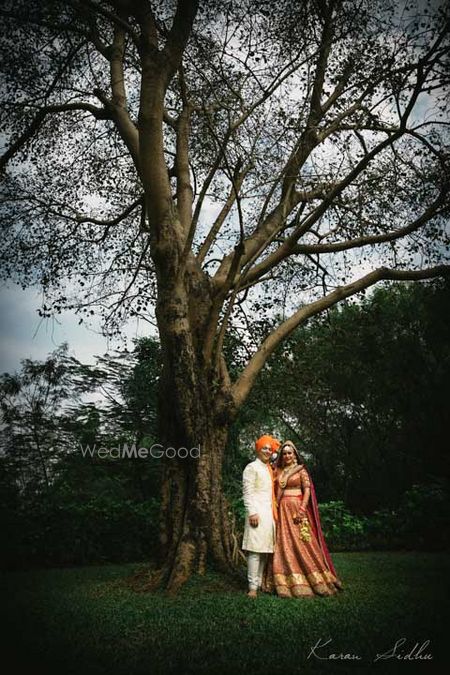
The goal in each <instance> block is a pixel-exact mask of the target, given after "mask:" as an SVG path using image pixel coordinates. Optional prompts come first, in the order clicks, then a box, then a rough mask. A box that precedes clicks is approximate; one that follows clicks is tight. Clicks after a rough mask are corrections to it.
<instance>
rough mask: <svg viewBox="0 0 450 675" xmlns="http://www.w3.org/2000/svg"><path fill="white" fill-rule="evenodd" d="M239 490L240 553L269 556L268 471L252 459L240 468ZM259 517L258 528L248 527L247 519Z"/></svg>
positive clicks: (271, 540)
mask: <svg viewBox="0 0 450 675" xmlns="http://www.w3.org/2000/svg"><path fill="white" fill-rule="evenodd" d="M242 488H243V497H244V505H245V516H246V517H245V529H244V538H243V540H242V548H243V550H244V551H255V552H257V553H273V548H274V543H275V522H274V519H273V514H272V469H271V468H270V466H269V465H268V464H264V462H263V461H261V460H260V459H259V458H256V459H255V460H254V461H253V462H250V464H247V466H246V467H245V469H244V473H243V475H242ZM255 513H256V514H258V516H259V525H258V527H252V526H251V525H250V523H249V520H248V518H249V516H253V515H254V514H255Z"/></svg>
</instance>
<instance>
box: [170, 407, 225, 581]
mask: <svg viewBox="0 0 450 675" xmlns="http://www.w3.org/2000/svg"><path fill="white" fill-rule="evenodd" d="M167 404H168V406H170V403H169V402H167ZM199 427H203V429H202V431H203V433H202V434H199V435H198V437H197V439H196V440H195V443H194V444H192V445H191V439H190V440H189V442H188V443H185V442H182V443H181V444H178V445H177V444H176V443H175V442H173V440H172V439H173V436H172V434H170V429H168V431H169V434H170V435H168V436H167V437H166V438H167V445H168V446H169V447H170V446H171V447H175V449H177V448H183V447H186V446H187V450H188V451H189V450H190V449H191V448H199V456H198V457H193V458H192V457H189V456H188V457H187V458H174V459H167V460H166V464H165V471H164V477H163V484H162V503H161V521H160V544H161V556H162V560H161V563H162V574H161V581H162V583H163V584H164V585H165V586H166V587H167V588H168V589H169V590H170V591H172V592H176V591H177V590H178V589H179V588H180V586H181V585H182V584H183V583H184V582H185V581H186V580H187V579H188V578H189V576H190V575H191V574H192V573H200V574H202V573H203V572H204V570H205V565H206V560H207V557H208V558H209V559H210V560H211V562H213V563H214V564H215V565H216V566H217V567H218V568H219V569H221V570H222V571H225V572H227V571H230V570H232V569H233V568H234V567H235V565H236V563H237V562H238V555H237V554H238V550H237V545H236V544H237V542H236V540H235V538H233V536H234V535H233V533H232V527H231V520H230V517H229V506H228V504H227V501H226V498H225V496H224V494H223V492H222V459H223V452H224V448H225V444H226V438H227V433H226V430H225V429H224V428H217V427H214V425H213V423H212V420H211V419H210V413H209V414H208V412H206V414H205V417H204V418H203V420H201V421H200V424H199ZM169 438H170V439H171V440H170V441H169ZM193 454H196V453H193Z"/></svg>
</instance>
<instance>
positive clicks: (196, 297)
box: [153, 240, 238, 592]
mask: <svg viewBox="0 0 450 675" xmlns="http://www.w3.org/2000/svg"><path fill="white" fill-rule="evenodd" d="M158 244H162V250H163V255H162V256H161V250H158V248H159V246H158ZM158 244H157V245H156V246H154V248H153V252H154V253H155V259H156V261H157V267H160V266H161V262H162V259H163V258H164V257H165V256H167V254H168V251H169V250H170V249H169V247H167V248H166V247H165V246H164V241H161V240H160V242H158ZM171 253H173V249H172V251H171ZM164 254H165V255H164ZM169 255H170V254H169ZM168 266H170V267H171V268H172V270H173V272H174V273H173V274H167V273H162V274H161V275H160V277H159V284H158V301H157V306H156V316H157V320H158V327H159V333H160V340H161V348H162V357H163V365H162V373H161V378H160V389H159V402H158V406H159V414H158V419H159V438H158V442H159V443H160V444H161V446H162V448H163V449H164V450H166V449H167V448H173V449H174V450H171V451H170V453H171V454H172V455H175V456H173V457H168V456H167V454H168V451H167V450H166V452H165V458H164V471H163V479H162V486H161V487H162V501H161V515H160V551H161V560H160V563H161V570H160V574H159V580H160V582H161V583H162V584H163V585H164V586H165V587H166V588H167V589H168V590H169V591H171V592H176V591H177V590H178V589H179V588H180V587H181V586H182V584H183V583H184V582H185V581H186V580H187V579H188V578H189V576H190V575H191V574H192V573H195V572H197V573H198V572H200V573H203V572H204V569H205V564H206V560H207V558H209V559H210V560H211V561H212V562H214V564H215V566H216V567H217V568H219V569H221V570H223V571H229V570H230V569H232V568H233V567H234V566H235V564H236V562H237V560H238V551H237V550H236V549H237V547H236V545H235V541H233V533H232V522H231V520H230V517H229V516H230V514H229V506H228V504H227V501H226V498H225V496H224V494H223V492H222V463H223V456H224V452H225V448H226V443H227V436H228V427H229V424H230V422H231V420H232V416H233V405H234V404H233V399H232V396H231V388H230V385H229V383H228V382H227V381H226V380H225V379H224V377H223V372H222V371H221V370H218V369H217V368H216V366H214V363H215V361H214V360H213V359H207V358H206V357H205V349H204V347H205V340H206V339H207V335H208V326H209V324H210V313H211V308H212V304H213V298H212V292H211V288H210V284H209V280H208V277H207V276H206V275H205V274H204V273H203V272H202V271H201V269H200V267H199V266H198V263H196V262H195V261H194V258H193V257H192V258H189V259H188V261H187V263H186V264H184V265H183V266H182V267H178V265H177V264H176V262H174V261H173V259H172V261H171V264H170V265H168ZM160 269H161V267H160ZM166 269H167V268H166ZM193 449H198V450H193Z"/></svg>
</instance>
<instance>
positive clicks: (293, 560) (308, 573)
mask: <svg viewBox="0 0 450 675" xmlns="http://www.w3.org/2000/svg"><path fill="white" fill-rule="evenodd" d="M280 474H281V472H280V471H279V470H278V471H277V474H276V475H275V493H276V495H277V497H278V499H279V507H278V522H277V535H276V544H275V550H274V553H273V556H271V557H270V559H269V561H268V564H267V567H266V573H265V577H264V583H263V590H265V591H267V592H273V591H275V592H276V593H277V595H279V596H280V597H284V598H290V597H296V598H297V597H308V596H309V597H312V596H314V595H334V594H335V593H337V591H338V590H340V589H342V582H341V581H340V579H339V578H338V576H337V574H336V570H335V569H334V565H333V561H332V560H331V556H330V553H329V551H328V548H327V545H326V543H325V539H324V537H323V533H322V528H321V525H320V517H319V509H318V506H317V499H316V495H315V490H314V485H313V482H312V480H311V478H310V476H309V474H308V472H307V470H306V468H305V467H302V468H301V469H300V471H297V473H295V474H293V475H292V476H291V477H290V478H288V480H287V482H286V487H285V489H284V490H282V489H281V487H280V485H279V483H278V479H279V477H280ZM307 487H309V488H310V491H311V493H310V498H309V502H308V505H307V509H306V518H307V522H308V525H309V527H308V526H306V528H305V526H304V525H303V527H302V530H301V525H299V524H295V523H294V517H295V516H296V515H298V513H299V505H300V504H301V500H302V495H303V493H304V491H305V489H306V488H307ZM305 530H306V532H305ZM308 530H309V532H308ZM308 539H309V540H308Z"/></svg>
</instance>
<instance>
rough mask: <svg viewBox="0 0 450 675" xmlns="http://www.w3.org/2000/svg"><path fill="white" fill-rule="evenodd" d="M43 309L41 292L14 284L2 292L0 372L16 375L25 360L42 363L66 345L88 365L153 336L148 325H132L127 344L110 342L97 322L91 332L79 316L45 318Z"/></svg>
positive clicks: (125, 332) (126, 338) (127, 331)
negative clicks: (100, 356) (138, 339)
mask: <svg viewBox="0 0 450 675" xmlns="http://www.w3.org/2000/svg"><path fill="white" fill-rule="evenodd" d="M40 306H41V295H40V292H39V289H38V288H36V287H34V288H28V289H27V290H25V291H24V290H22V289H21V288H20V286H17V285H13V284H10V285H9V286H7V287H3V288H2V290H1V293H0V317H1V324H0V372H1V373H4V372H9V373H12V372H14V371H15V370H18V369H20V361H21V359H24V358H32V359H38V360H42V359H44V358H45V357H46V356H47V354H49V353H50V352H51V351H53V350H54V349H55V347H57V346H58V345H60V344H61V343H62V342H68V343H69V347H70V351H71V353H72V354H73V355H74V356H76V357H77V358H78V359H79V360H80V361H82V362H84V363H93V362H94V361H95V355H97V354H104V353H105V352H106V351H107V350H111V349H115V348H118V347H120V348H123V347H124V346H125V345H126V346H127V347H128V348H129V349H131V347H132V338H133V337H138V336H142V335H148V334H149V328H150V326H149V325H148V324H147V323H142V322H141V323H140V324H138V323H137V322H136V321H134V322H130V323H129V325H128V326H127V327H126V329H125V330H124V340H125V341H124V342H117V341H111V340H107V339H106V338H105V337H103V336H102V335H101V333H100V325H99V323H97V322H95V320H94V321H93V322H92V324H91V328H90V329H88V328H87V327H85V325H84V324H81V325H79V324H78V321H79V317H77V316H75V314H74V313H73V312H64V313H63V314H61V315H59V316H58V317H57V318H55V319H53V320H52V319H41V318H40V317H39V315H38V313H37V309H38V308H39V307H40Z"/></svg>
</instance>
